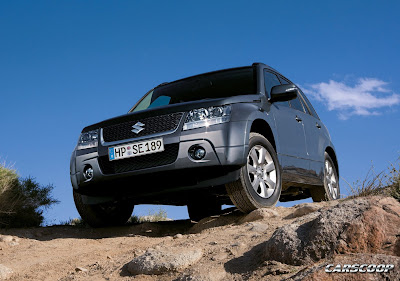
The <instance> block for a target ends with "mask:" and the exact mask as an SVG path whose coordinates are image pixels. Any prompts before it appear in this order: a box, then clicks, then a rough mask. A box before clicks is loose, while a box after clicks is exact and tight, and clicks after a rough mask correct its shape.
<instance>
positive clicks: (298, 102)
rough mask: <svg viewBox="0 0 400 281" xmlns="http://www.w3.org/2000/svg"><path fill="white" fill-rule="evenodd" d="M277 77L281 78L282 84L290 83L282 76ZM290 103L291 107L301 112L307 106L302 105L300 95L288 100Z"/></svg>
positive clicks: (305, 109)
mask: <svg viewBox="0 0 400 281" xmlns="http://www.w3.org/2000/svg"><path fill="white" fill-rule="evenodd" d="M279 79H280V80H281V83H282V85H286V84H290V83H289V81H288V80H286V79H285V78H283V77H282V76H279ZM289 102H290V105H291V107H292V108H294V109H297V110H300V111H302V112H305V111H307V112H308V110H307V108H306V107H305V106H304V104H303V102H302V101H301V97H297V98H295V99H294V100H290V101H289Z"/></svg>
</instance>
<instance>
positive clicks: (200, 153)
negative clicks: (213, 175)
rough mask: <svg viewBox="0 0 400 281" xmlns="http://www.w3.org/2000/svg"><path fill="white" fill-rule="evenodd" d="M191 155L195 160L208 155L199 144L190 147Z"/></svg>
mask: <svg viewBox="0 0 400 281" xmlns="http://www.w3.org/2000/svg"><path fill="white" fill-rule="evenodd" d="M189 155H190V157H191V158H193V159H194V160H201V159H203V158H204V157H205V156H206V150H205V149H204V148H203V147H201V146H198V145H194V146H192V147H190V148H189Z"/></svg>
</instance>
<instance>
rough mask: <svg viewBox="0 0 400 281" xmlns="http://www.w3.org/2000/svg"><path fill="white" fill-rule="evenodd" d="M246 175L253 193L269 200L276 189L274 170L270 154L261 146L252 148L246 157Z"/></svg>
mask: <svg viewBox="0 0 400 281" xmlns="http://www.w3.org/2000/svg"><path fill="white" fill-rule="evenodd" d="M247 174H248V177H249V180H250V183H251V185H252V187H253V189H254V191H255V192H256V193H257V194H258V196H260V197H261V198H269V197H271V195H272V194H273V193H274V192H275V189H276V168H275V163H274V161H273V159H272V156H271V154H270V153H269V152H268V150H267V149H266V148H265V147H263V146H261V145H256V146H253V147H252V148H251V150H250V152H249V155H248V156H247Z"/></svg>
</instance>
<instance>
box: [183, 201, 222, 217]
mask: <svg viewBox="0 0 400 281" xmlns="http://www.w3.org/2000/svg"><path fill="white" fill-rule="evenodd" d="M204 201H207V202H204ZM187 209H188V214H189V218H190V219H191V220H192V221H200V220H201V219H204V218H206V217H209V216H212V215H216V214H219V213H220V212H221V204H220V203H218V202H216V200H213V199H211V200H202V202H201V203H200V202H199V203H197V202H196V203H190V204H188V205H187Z"/></svg>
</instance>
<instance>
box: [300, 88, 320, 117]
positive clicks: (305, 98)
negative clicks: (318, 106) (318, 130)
mask: <svg viewBox="0 0 400 281" xmlns="http://www.w3.org/2000/svg"><path fill="white" fill-rule="evenodd" d="M301 94H302V97H303V99H304V101H305V103H306V104H307V106H308V108H309V109H310V110H311V115H312V116H314V117H315V118H318V119H319V117H318V114H317V112H316V111H315V109H314V107H313V106H312V104H311V102H310V101H309V100H308V99H307V97H306V95H305V94H304V93H303V92H301Z"/></svg>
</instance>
